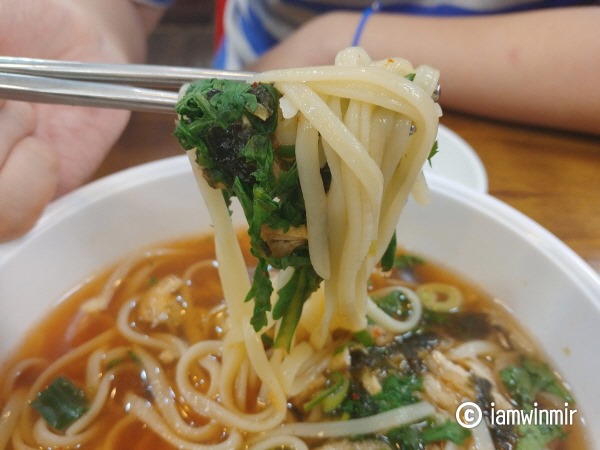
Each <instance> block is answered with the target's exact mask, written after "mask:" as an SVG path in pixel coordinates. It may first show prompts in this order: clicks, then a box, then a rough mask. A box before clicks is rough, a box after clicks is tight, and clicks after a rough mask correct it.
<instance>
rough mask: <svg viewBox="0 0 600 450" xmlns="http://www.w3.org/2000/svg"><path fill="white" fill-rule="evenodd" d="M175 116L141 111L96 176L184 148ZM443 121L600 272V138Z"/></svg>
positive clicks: (500, 194) (496, 189) (494, 177)
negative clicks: (176, 131) (175, 131)
mask: <svg viewBox="0 0 600 450" xmlns="http://www.w3.org/2000/svg"><path fill="white" fill-rule="evenodd" d="M173 120H174V117H170V116H164V115H154V114H145V113H135V114H134V115H133V117H132V120H131V122H130V124H129V126H128V128H127V130H126V131H125V133H124V134H123V136H122V137H121V139H120V140H119V142H118V143H117V145H116V146H115V148H114V150H113V151H112V152H111V153H110V154H109V155H108V157H107V159H106V160H105V162H104V164H103V165H102V166H101V167H100V168H99V170H98V172H97V174H96V177H101V176H104V175H107V174H110V173H112V172H115V171H118V170H121V169H124V168H127V167H131V166H134V165H137V164H141V163H144V162H148V161H153V160H156V159H159V158H165V157H169V156H175V155H180V154H182V150H181V148H180V147H179V144H178V143H177V141H176V140H175V138H173V137H172V132H173V129H174V123H173ZM442 123H443V124H444V125H446V126H448V127H449V128H450V129H452V130H453V131H455V132H456V133H458V134H459V135H460V136H461V137H462V138H463V139H465V140H466V141H467V142H468V143H469V144H470V145H471V146H472V147H473V148H474V149H475V151H476V152H477V153H478V155H479V157H480V158H481V160H482V162H483V164H484V165H485V168H486V170H487V174H488V178H489V193H490V194H491V195H492V196H494V197H496V198H498V199H500V200H502V201H504V202H505V203H508V204H509V205H511V206H513V207H515V208H516V209H518V210H519V211H521V212H523V213H524V214H526V215H527V216H529V217H530V218H532V219H533V220H535V221H536V222H538V223H539V224H541V225H542V226H543V227H545V228H546V229H547V230H549V231H550V232H552V233H553V234H555V235H556V236H557V237H558V238H560V239H561V240H562V241H564V242H565V243H566V244H567V245H568V246H569V247H571V248H572V249H573V250H574V251H575V252H576V253H578V254H579V255H580V256H581V257H582V258H583V259H584V260H585V261H587V262H588V264H589V265H590V266H591V267H592V268H593V269H594V270H596V272H598V273H600V138H597V137H589V136H582V135H576V134H569V133H562V132H555V131H548V130H540V129H534V128H529V127H521V126H515V125H507V124H502V123H498V122H492V121H487V120H483V119H479V118H473V117H469V116H464V115H460V114H455V113H450V112H445V115H444V117H443V118H442Z"/></svg>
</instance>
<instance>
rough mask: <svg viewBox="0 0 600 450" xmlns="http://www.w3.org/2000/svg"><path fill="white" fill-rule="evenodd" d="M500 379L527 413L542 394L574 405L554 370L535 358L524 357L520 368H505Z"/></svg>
mask: <svg viewBox="0 0 600 450" xmlns="http://www.w3.org/2000/svg"><path fill="white" fill-rule="evenodd" d="M500 378H501V379H502V382H503V383H504V385H505V386H506V389H507V390H508V391H509V393H510V395H511V397H512V398H513V399H514V400H515V401H516V402H517V404H518V405H519V406H521V407H522V408H524V409H525V410H527V411H529V410H531V409H532V408H533V406H534V405H533V404H534V402H535V399H536V397H537V395H538V394H539V393H540V392H547V393H549V394H553V395H555V396H557V397H558V398H560V399H562V400H564V401H565V402H567V403H573V398H572V397H571V395H570V394H569V392H568V391H567V390H566V389H565V387H564V386H563V385H562V383H561V382H560V380H559V379H558V378H557V377H556V376H555V375H554V373H553V372H552V370H550V368H549V367H548V366H547V365H546V364H544V363H543V362H541V361H538V360H535V359H533V358H529V357H526V356H523V357H522V358H521V365H520V366H515V365H511V366H507V367H505V368H504V369H502V370H501V371H500Z"/></svg>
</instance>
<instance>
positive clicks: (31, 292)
mask: <svg viewBox="0 0 600 450" xmlns="http://www.w3.org/2000/svg"><path fill="white" fill-rule="evenodd" d="M429 181H430V186H431V191H432V201H431V203H430V204H429V205H428V206H426V207H421V206H417V205H415V204H414V203H412V202H409V204H408V205H407V208H406V209H405V212H404V214H403V216H402V219H401V221H400V223H399V225H398V231H399V233H398V236H399V239H400V241H401V243H402V245H404V246H406V247H408V248H409V249H410V250H412V251H416V252H419V253H421V254H423V255H425V256H427V257H428V258H430V259H432V260H435V261H438V262H442V263H444V264H445V265H448V266H450V267H452V268H453V269H455V270H456V271H457V272H459V273H461V274H462V275H464V276H465V277H467V278H468V279H470V280H472V281H474V282H475V283H478V284H479V285H481V286H483V287H484V288H485V290H487V291H488V292H490V293H491V294H492V295H493V296H494V297H496V298H498V299H500V300H501V301H502V302H504V303H506V304H507V305H508V306H509V307H510V308H511V309H512V311H513V312H514V314H515V315H516V316H517V317H518V319H519V320H520V322H521V323H522V324H523V325H524V326H525V327H526V328H527V329H528V330H529V331H530V333H531V334H532V335H533V336H534V337H535V338H536V339H537V341H538V343H539V344H540V345H541V346H542V348H543V350H545V352H546V353H547V355H548V357H549V359H550V360H551V361H552V363H553V364H554V365H555V367H557V369H558V370H559V371H560V372H561V373H562V374H563V375H564V377H565V378H566V380H567V381H568V383H569V384H570V385H571V386H572V389H573V391H574V394H575V397H576V398H577V399H578V410H579V411H580V412H581V413H582V414H583V415H584V417H585V418H586V419H587V421H588V423H589V424H590V426H589V427H588V428H589V432H590V433H591V435H592V437H593V439H594V441H595V442H596V443H600V384H599V383H598V381H597V377H598V375H599V374H600V352H598V351H597V348H596V346H597V345H598V344H599V343H600V278H599V277H598V276H597V274H596V273H595V272H594V271H593V270H592V269H591V268H590V267H589V266H588V265H586V264H585V263H584V262H583V261H582V260H581V259H580V258H579V257H578V256H577V255H575V254H574V253H573V252H572V251H571V250H569V249H568V248H567V247H566V246H565V245H564V244H563V243H562V242H560V241H559V240H558V239H556V238H555V237H554V236H553V235H551V234H550V233H549V232H547V231H546V230H544V229H543V228H541V227H540V226H539V225H537V224H536V223H534V222H532V221H531V220H530V219H528V218H527V217H525V216H523V215H522V214H520V213H519V212H517V211H515V210H514V209H512V208H510V207H508V206H506V205H505V204H503V203H501V202H499V201H497V200H495V199H494V198H492V197H490V196H488V195H486V194H483V193H480V192H477V191H475V190H472V189H468V188H465V187H463V186H461V185H460V184H458V183H454V182H451V181H448V180H447V179H444V178H441V177H437V176H435V174H432V175H431V176H430V177H429ZM209 225H210V224H209V220H208V218H207V214H206V210H205V207H204V204H203V200H202V198H201V195H200V193H199V192H198V190H197V188H196V185H195V181H194V179H193V176H192V174H191V169H190V167H189V163H188V162H187V159H186V158H185V156H181V157H175V158H170V159H167V160H163V161H158V162H155V163H151V164H147V165H144V166H139V167H136V168H133V169H129V170H127V171H124V172H121V173H119V174H115V175H113V176H110V177H107V178H105V179H103V180H100V181H97V182H94V183H91V184H89V185H87V186H85V187H83V188H82V189H80V190H78V191H76V192H74V193H72V194H70V195H68V196H66V197H64V198H62V199H61V200H59V201H58V202H56V203H55V204H53V205H52V206H51V207H50V208H49V209H48V211H47V213H46V214H45V216H44V217H43V219H42V220H41V221H40V223H39V224H38V225H37V227H36V228H35V229H34V230H33V231H32V232H31V233H30V234H28V235H27V236H25V237H24V238H22V239H20V240H18V241H15V242H12V243H10V244H5V245H0V317H1V318H2V319H1V321H2V326H0V358H2V357H3V356H4V355H6V353H7V352H8V351H9V349H10V348H12V347H13V346H14V345H15V344H16V343H17V342H19V340H20V339H21V338H22V336H23V335H24V333H26V332H27V330H28V329H30V328H31V326H32V324H34V323H35V322H36V321H38V320H40V318H41V317H42V316H43V315H44V312H45V311H46V310H47V309H48V308H49V307H50V306H51V305H52V304H53V303H54V302H55V301H56V299H57V298H59V297H60V296H61V295H63V294H64V293H65V292H66V291H68V290H69V289H71V288H72V287H73V286H75V285H76V284H77V283H79V282H80V281H81V280H83V279H84V278H85V277H86V276H88V275H89V274H91V273H93V272H95V271H97V270H98V269H100V268H104V267H106V266H107V265H108V264H111V263H113V262H115V261H116V260H117V259H118V258H119V257H122V256H123V255H125V254H126V253H127V252H129V251H132V250H135V249H138V248H140V247H141V246H145V245H147V244H152V243H156V242H158V241H163V240H166V239H171V238H178V237H182V236H184V235H189V234H193V233H198V232H200V231H201V230H208V229H209Z"/></svg>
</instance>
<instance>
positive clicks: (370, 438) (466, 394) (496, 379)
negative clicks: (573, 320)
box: [0, 235, 587, 450]
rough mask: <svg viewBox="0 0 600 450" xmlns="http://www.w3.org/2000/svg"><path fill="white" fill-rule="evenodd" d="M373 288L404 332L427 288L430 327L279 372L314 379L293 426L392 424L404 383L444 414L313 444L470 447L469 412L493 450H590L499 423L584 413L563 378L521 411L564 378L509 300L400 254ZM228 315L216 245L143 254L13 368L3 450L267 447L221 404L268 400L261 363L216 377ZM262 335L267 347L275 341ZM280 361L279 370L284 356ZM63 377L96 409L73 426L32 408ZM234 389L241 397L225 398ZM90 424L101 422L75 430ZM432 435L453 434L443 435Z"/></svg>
mask: <svg viewBox="0 0 600 450" xmlns="http://www.w3.org/2000/svg"><path fill="white" fill-rule="evenodd" d="M240 241H241V242H242V249H243V251H244V255H245V259H246V262H247V265H248V268H249V269H248V270H249V272H251V271H252V270H253V266H254V260H253V258H252V256H250V254H249V245H248V242H247V241H246V238H245V237H243V236H242V235H240ZM369 292H370V295H371V297H372V298H373V299H374V300H375V302H376V303H377V305H378V307H379V308H380V309H381V310H382V311H385V312H386V314H388V315H391V316H396V318H397V319H398V320H407V321H408V320H409V319H410V317H411V316H412V315H414V314H416V310H415V308H416V306H415V304H414V303H413V302H411V300H410V295H409V294H407V292H415V293H416V294H417V296H418V298H419V299H420V300H421V302H422V304H423V305H422V313H421V317H420V319H419V321H418V323H417V324H416V325H415V326H414V327H412V328H411V329H409V330H407V331H404V332H399V333H390V332H389V331H387V330H385V329H384V328H382V327H380V326H379V325H377V323H376V322H370V323H369V325H368V326H367V328H366V329H365V330H361V331H359V332H357V333H349V332H347V331H334V332H333V333H332V337H331V341H330V343H329V344H328V346H327V347H326V348H325V349H322V350H319V351H313V352H312V353H311V356H310V358H308V359H306V361H305V362H304V363H303V365H302V366H301V367H300V368H299V369H297V370H296V371H294V370H293V369H291V368H289V369H288V370H287V371H283V373H285V374H288V375H289V374H292V375H289V376H291V377H297V378H302V377H306V378H310V379H307V380H305V383H304V385H305V386H308V388H307V389H304V390H302V391H300V392H294V393H293V395H290V396H289V399H288V410H287V412H286V414H285V417H286V419H285V421H286V423H298V422H308V423H313V422H319V421H325V422H327V423H330V422H342V421H348V420H354V419H361V418H364V417H367V416H369V415H370V414H379V413H384V412H385V411H386V408H388V407H389V409H387V410H393V408H396V407H397V406H398V405H392V406H389V403H390V402H393V399H392V397H394V396H395V395H396V394H398V392H399V391H398V390H393V389H392V390H391V391H386V389H388V388H389V386H390V385H393V384H394V383H396V386H397V385H398V383H401V384H402V383H404V384H402V386H404V387H403V388H401V389H400V391H402V395H403V396H404V399H403V400H399V403H402V405H400V406H403V405H414V404H416V403H418V402H427V403H429V404H431V405H433V406H434V408H435V414H434V416H435V417H434V418H431V417H428V418H426V419H419V420H417V421H416V422H414V423H409V424H407V425H402V426H399V427H396V428H395V429H394V432H389V430H378V431H376V432H373V433H367V434H361V435H360V436H350V435H348V436H334V437H328V438H325V439H319V438H316V437H315V436H304V435H303V437H302V439H301V440H302V441H304V442H305V443H306V445H307V446H308V447H309V448H365V449H367V448H374V449H379V448H384V449H385V448H408V444H407V442H409V441H410V442H411V443H416V445H420V446H421V447H414V448H443V447H440V446H441V445H442V444H441V442H443V441H445V440H446V437H447V436H456V435H457V434H458V435H459V437H457V438H455V439H456V440H457V441H458V444H457V445H458V446H459V447H460V446H461V445H462V446H464V448H470V445H471V443H472V440H473V437H472V432H471V430H467V429H465V428H462V427H461V426H460V425H458V423H457V422H456V419H457V418H456V416H455V411H456V410H457V408H458V407H459V406H460V405H461V403H463V402H464V401H467V400H468V401H472V402H476V403H477V404H478V405H479V407H480V408H481V409H482V410H483V414H484V416H485V418H484V423H487V424H488V427H487V428H488V430H489V431H488V434H489V436H490V437H491V439H492V440H493V442H494V444H495V447H496V448H514V447H515V446H516V445H517V442H518V439H523V436H529V437H528V439H533V438H534V437H535V436H534V435H536V433H538V432H540V430H542V429H543V430H545V431H543V432H542V434H543V433H546V434H548V433H557V434H558V435H564V436H565V437H564V438H563V439H556V440H553V441H552V442H551V443H550V445H551V448H555V449H577V450H580V449H584V448H586V447H587V445H586V442H585V438H584V430H583V426H582V418H581V417H580V416H579V415H578V414H577V413H576V414H575V415H574V419H575V420H574V423H573V424H572V425H569V426H564V427H562V430H560V429H559V430H558V431H557V430H556V429H551V427H550V428H548V427H546V428H543V426H542V428H535V427H534V428H532V427H529V428H527V427H523V426H521V427H518V426H512V425H511V424H510V423H499V420H498V419H499V418H500V416H499V415H498V412H499V411H504V410H509V409H522V408H525V407H526V406H524V403H523V402H527V401H531V402H533V401H535V407H536V408H538V409H540V410H542V409H557V410H564V409H565V406H564V404H565V403H566V402H567V403H568V404H569V406H568V409H576V404H575V403H574V401H573V400H572V399H570V398H569V397H564V396H568V395H569V393H568V391H567V390H566V389H565V388H564V385H563V384H562V383H561V382H560V381H559V380H558V379H554V378H552V379H550V378H549V379H548V380H547V383H546V384H540V386H539V388H538V389H537V390H535V391H533V395H534V397H533V398H531V399H529V400H524V399H523V397H522V396H523V394H522V391H523V389H524V388H523V387H522V386H516V387H515V386H514V385H512V386H511V384H510V383H511V382H512V381H514V380H515V379H521V380H522V379H523V377H536V376H540V374H544V375H548V374H550V375H548V376H552V377H553V376H554V375H552V374H553V372H552V371H550V370H547V366H546V365H545V363H543V362H542V358H543V357H542V355H541V354H540V352H539V351H538V350H537V349H536V348H535V345H534V344H533V343H532V340H531V339H529V337H528V336H527V334H526V332H524V331H523V330H522V329H520V327H519V326H518V324H517V322H516V321H515V320H514V318H513V317H511V316H510V314H509V313H508V312H507V311H506V309H505V308H504V307H503V306H502V304H501V303H500V302H499V301H498V300H496V299H493V298H491V297H490V296H488V295H487V294H486V293H485V292H483V290H481V289H480V288H478V287H477V286H474V285H473V284H472V283H470V282H468V281H466V280H465V279H464V278H462V277H459V276H457V275H456V274H455V273H454V272H452V271H450V270H448V269H447V268H445V267H443V266H441V265H439V264H437V263H434V262H430V261H426V260H423V259H422V258H419V257H418V256H414V255H408V254H406V253H402V252H401V253H399V254H398V256H397V257H396V261H395V264H394V268H393V269H392V270H391V271H389V272H386V273H380V272H375V273H373V275H372V277H371V282H370V285H369ZM304 314H305V316H306V317H304V316H303V320H302V321H301V323H300V325H299V327H298V330H297V336H296V337H295V339H296V343H297V344H296V346H295V347H293V348H292V350H291V351H292V352H294V351H297V352H300V351H301V349H302V348H307V349H308V345H310V333H311V330H310V317H311V314H318V308H315V307H314V306H312V305H309V304H307V305H306V310H305V312H304ZM227 317H228V311H227V310H226V308H225V305H224V301H223V292H222V289H221V285H220V282H219V276H218V270H217V263H216V260H215V252H214V246H213V240H212V236H202V237H198V238H193V239H186V240H182V241H177V242H170V243H168V244H166V245H161V246H160V247H155V248H151V249H147V250H144V251H143V252H141V253H140V254H137V255H134V256H132V257H131V258H129V259H126V260H124V261H123V262H121V263H120V264H119V265H118V266H116V267H114V268H111V269H110V270H108V271H106V272H103V273H101V274H98V275H96V276H92V277H90V278H89V279H88V280H86V281H85V282H84V283H82V284H81V285H80V286H78V287H77V288H75V289H74V290H73V291H72V292H70V293H69V294H68V295H67V296H66V297H65V298H64V299H63V301H61V302H60V304H59V305H58V306H57V307H56V308H55V310H53V311H52V312H51V313H50V314H49V315H48V317H47V318H46V319H45V320H44V321H43V322H42V323H40V324H37V325H36V327H35V328H34V329H33V330H32V331H31V332H30V333H29V334H28V336H27V337H26V339H25V340H24V342H23V344H22V345H21V347H20V348H19V349H18V350H17V351H16V353H15V354H14V356H12V357H11V358H10V360H9V361H8V363H6V364H5V365H4V367H5V369H4V372H3V375H2V379H1V384H0V386H2V393H1V394H2V403H1V404H2V407H3V408H4V412H5V413H6V411H7V410H10V411H12V412H13V413H14V414H15V415H18V418H17V419H16V420H15V421H14V423H12V424H11V423H10V419H9V420H8V421H5V422H4V428H0V432H2V433H3V435H2V436H0V438H1V439H3V441H2V444H5V445H6V448H8V449H16V448H40V447H44V448H45V447H52V446H56V447H79V448H86V449H100V448H115V449H124V448H127V449H133V450H135V449H147V448H153V449H163V448H164V449H170V448H175V447H178V446H180V447H182V448H211V447H210V445H215V446H216V447H215V448H228V446H231V445H234V444H235V446H239V447H241V448H247V447H250V448H252V446H253V445H256V448H271V447H268V438H266V437H265V436H268V434H269V433H263V432H252V431H249V430H247V429H244V427H243V425H241V427H240V428H241V430H242V431H240V433H239V435H240V438H239V441H234V440H233V437H234V433H233V432H232V428H231V427H230V426H228V425H227V417H226V413H225V412H223V411H221V409H217V407H216V406H214V405H215V404H217V405H220V407H222V408H224V409H227V408H229V409H236V410H239V411H241V414H242V417H249V416H252V417H258V416H260V414H261V412H262V411H264V410H265V408H266V403H267V402H268V394H265V392H264V387H263V386H262V385H261V383H260V380H259V377H258V376H257V374H256V373H254V372H253V369H252V366H251V365H250V364H247V363H245V362H243V361H242V362H239V364H238V363H235V364H238V365H237V366H236V367H237V370H236V371H235V373H236V375H235V377H236V378H235V380H234V381H233V382H232V383H230V384H227V383H225V382H224V380H222V379H221V380H220V379H218V378H222V377H226V375H222V374H224V373H226V372H225V371H224V370H223V371H221V369H222V366H224V365H227V364H234V363H232V362H230V361H225V360H224V359H223V358H222V357H221V356H220V355H221V353H220V349H219V345H220V344H218V343H219V342H220V341H221V340H222V339H223V337H224V335H225V334H227V333H231V332H232V330H229V329H228V322H227ZM261 338H262V339H263V345H264V346H265V347H266V348H268V349H270V346H271V345H272V330H267V331H266V332H265V333H264V334H263V335H262V336H261ZM234 342H235V341H234ZM298 342H301V343H302V345H300V344H298ZM202 343H213V344H210V345H212V347H211V349H209V350H206V351H204V352H203V353H202V354H201V355H200V356H198V357H197V360H196V359H194V358H192V360H191V362H190V364H188V365H187V366H186V365H184V364H183V363H181V358H182V355H184V354H186V352H187V351H188V350H189V349H190V348H193V347H198V346H201V345H202ZM207 345H209V344H207ZM232 345H235V344H232ZM307 351H308V350H307ZM270 352H271V353H270ZM268 353H269V354H271V355H273V356H272V358H274V359H276V358H280V359H281V360H282V361H283V356H276V355H275V351H274V350H273V351H271V350H269V351H268ZM199 361H201V362H199ZM182 367H184V369H185V374H184V379H185V383H184V384H185V386H186V389H191V390H194V391H195V392H197V393H201V395H202V396H205V397H206V398H208V399H209V400H207V401H206V402H207V403H206V405H205V407H204V410H205V411H207V413H206V414H203V413H202V411H201V410H200V409H201V408H198V405H197V404H194V402H193V401H191V400H194V399H196V397H194V393H191V394H190V393H187V394H186V395H184V392H183V389H182V388H181V383H179V382H178V381H177V380H178V377H180V376H181V374H180V373H178V371H181V370H182ZM536 371H537V372H536ZM220 374H221V375H220ZM57 377H64V379H66V380H68V382H69V383H70V385H72V386H74V388H75V389H81V391H82V392H83V394H84V395H85V397H86V401H87V405H86V406H85V409H86V410H87V413H85V414H83V417H81V418H80V419H79V420H76V421H75V422H73V424H68V425H66V426H64V427H63V426H61V429H56V427H55V426H53V425H51V424H48V423H47V422H46V420H45V419H43V418H41V416H40V412H39V411H38V410H37V409H35V408H32V406H30V404H29V402H30V401H31V400H37V399H38V398H39V396H40V395H39V394H38V393H39V392H43V391H45V390H46V389H47V387H48V386H49V385H50V384H52V383H53V381H54V380H55V379H56V378H57ZM519 377H520V378H519ZM390 380H391V381H390ZM222 384H223V385H226V386H233V388H227V387H225V388H222V389H219V386H221V385H222ZM336 386H337V388H336ZM180 389H181V390H180ZM390 389H391V388H390ZM515 391H516V392H518V393H520V394H518V395H515V394H514V392H515ZM398 395H399V394H398ZM519 395H521V397H519ZM336 396H337V398H336ZM386 397H387V398H386ZM15 398H17V399H21V400H22V401H23V402H22V403H20V404H19V402H17V400H15ZM202 398H204V397H202ZM394 398H395V397H394ZM565 398H567V399H565ZM202 401H204V400H202ZM34 403H35V401H34ZM197 403H201V401H200V400H198V402H197ZM527 405H528V406H527V407H528V408H530V407H531V406H532V405H531V404H527ZM211 411H214V414H215V415H211ZM253 415H254V416H253ZM86 417H87V418H89V419H90V421H89V423H85V424H81V425H80V426H79V425H77V424H78V423H79V422H81V421H82V420H84V419H85V418H86ZM220 417H223V419H220ZM349 423H351V422H349ZM352 423H353V422H352ZM444 427H446V428H444ZM427 430H429V431H427ZM431 430H434V431H435V430H437V432H438V433H440V434H439V436H446V437H444V438H443V439H440V438H438V439H436V438H435V437H433V438H432V437H431V436H433V435H434V431H431ZM444 430H454V431H455V432H456V433H454V434H452V432H450V431H447V432H446V434H444ZM290 434H293V432H290ZM460 436H462V437H460ZM228 439H231V440H229V441H228ZM403 439H405V440H403ZM291 442H293V441H291ZM201 444H203V445H206V446H207V447H204V446H201ZM219 444H220V446H219ZM195 445H197V447H195ZM261 445H262V446H261ZM411 445H412V444H411ZM278 448H279V447H278ZM289 448H292V446H291V445H290V446H289ZM297 448H301V447H300V446H298V447H297ZM410 448H412V447H410Z"/></svg>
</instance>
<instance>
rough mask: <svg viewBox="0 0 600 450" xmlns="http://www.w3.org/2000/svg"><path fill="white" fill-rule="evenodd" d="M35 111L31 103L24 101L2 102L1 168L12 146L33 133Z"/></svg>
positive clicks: (0, 128) (0, 129)
mask: <svg viewBox="0 0 600 450" xmlns="http://www.w3.org/2000/svg"><path fill="white" fill-rule="evenodd" d="M34 127H35V113H34V111H33V108H32V106H31V104H28V103H24V102H6V101H5V102H2V103H0V170H2V166H3V165H4V163H5V162H6V160H7V159H8V155H9V154H10V152H11V150H12V148H13V147H14V146H15V144H16V143H17V142H19V141H20V140H21V139H23V138H24V137H25V136H29V135H31V134H32V133H33V130H34Z"/></svg>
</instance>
